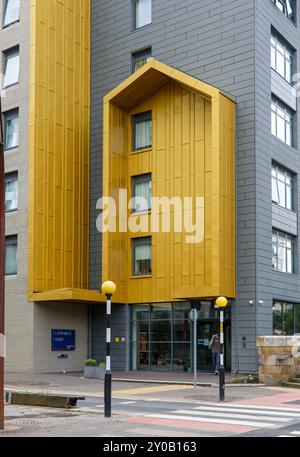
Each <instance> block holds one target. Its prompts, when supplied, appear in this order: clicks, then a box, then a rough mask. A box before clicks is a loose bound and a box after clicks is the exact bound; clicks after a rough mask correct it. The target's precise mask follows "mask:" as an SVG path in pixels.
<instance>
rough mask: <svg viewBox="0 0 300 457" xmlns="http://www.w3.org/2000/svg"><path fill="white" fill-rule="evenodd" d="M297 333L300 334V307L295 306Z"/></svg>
mask: <svg viewBox="0 0 300 457" xmlns="http://www.w3.org/2000/svg"><path fill="white" fill-rule="evenodd" d="M295 333H298V334H300V305H299V304H297V305H295Z"/></svg>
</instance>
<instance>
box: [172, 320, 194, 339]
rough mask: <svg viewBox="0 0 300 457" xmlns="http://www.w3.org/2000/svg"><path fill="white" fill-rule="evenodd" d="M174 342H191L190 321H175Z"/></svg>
mask: <svg viewBox="0 0 300 457" xmlns="http://www.w3.org/2000/svg"><path fill="white" fill-rule="evenodd" d="M173 341H190V320H188V319H184V320H182V321H181V320H177V321H173Z"/></svg>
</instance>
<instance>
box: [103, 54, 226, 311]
mask: <svg viewBox="0 0 300 457" xmlns="http://www.w3.org/2000/svg"><path fill="white" fill-rule="evenodd" d="M104 105H105V107H104V176H103V178H104V188H103V191H104V195H105V196H113V197H116V196H117V195H118V189H119V188H126V189H127V190H128V200H129V198H131V197H132V195H131V192H132V190H131V189H132V177H133V176H136V175H139V174H144V173H151V176H152V195H153V197H163V196H166V197H169V198H173V197H180V198H181V199H183V198H184V197H191V198H192V199H193V210H194V214H195V211H196V197H198V198H199V197H200V198H202V200H201V199H200V200H199V201H198V203H197V207H198V209H199V215H200V216H201V221H200V224H199V225H200V226H201V225H203V229H204V230H203V231H204V235H203V239H201V240H200V242H196V243H187V242H186V241H187V239H186V237H187V235H188V233H187V231H184V230H183V232H182V233H177V232H175V231H174V222H172V220H171V230H170V232H168V233H163V232H161V231H160V232H159V233H154V232H152V231H151V227H149V231H148V232H143V233H142V232H139V233H137V234H132V233H131V232H129V231H128V232H127V233H125V232H124V233H119V232H118V231H117V232H116V233H105V234H104V236H103V258H102V262H103V263H102V265H103V280H107V279H110V280H113V281H114V282H115V283H116V284H117V292H116V294H115V296H114V301H115V302H121V303H149V302H167V301H172V300H183V299H192V298H211V297H217V296H220V295H224V296H227V297H234V296H235V103H234V102H233V101H232V100H231V99H230V98H228V97H227V96H225V95H223V94H222V93H221V92H220V91H219V90H217V89H216V88H214V87H211V86H208V85H207V84H205V83H202V82H201V81H198V80H196V79H195V78H192V77H190V76H188V75H185V74H183V73H181V72H179V71H177V70H175V69H173V68H171V67H167V66H166V65H164V64H161V63H160V62H158V61H156V60H154V59H153V60H151V61H150V62H149V63H148V64H146V65H145V66H144V67H143V68H142V69H140V70H139V71H138V72H136V73H135V74H134V75H132V76H131V77H130V78H129V79H128V80H126V81H125V82H123V83H122V84H121V85H120V86H118V87H117V88H116V89H114V90H113V91H112V92H111V93H110V94H108V95H107V96H106V97H105V99H104ZM146 111H152V129H153V132H152V138H153V139H152V148H151V149H148V150H144V151H141V152H133V151H132V147H131V145H132V138H131V137H132V116H133V115H134V114H137V113H142V112H146ZM117 203H118V201H117ZM183 215H184V212H183V211H181V212H180V216H182V219H183ZM125 216H128V217H129V216H131V212H130V210H128V211H127V214H125ZM150 218H151V215H150V214H146V215H145V214H144V215H143V216H141V217H140V218H139V220H137V222H140V223H141V222H145V223H147V222H149V220H150ZM116 220H117V228H118V223H120V218H118V215H117V217H116ZM200 232H201V231H200ZM138 236H151V237H152V274H151V277H144V278H139V277H132V238H134V237H138ZM200 236H201V234H200Z"/></svg>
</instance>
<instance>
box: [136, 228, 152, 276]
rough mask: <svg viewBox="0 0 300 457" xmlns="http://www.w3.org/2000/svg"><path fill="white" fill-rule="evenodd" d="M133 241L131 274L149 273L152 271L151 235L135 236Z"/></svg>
mask: <svg viewBox="0 0 300 457" xmlns="http://www.w3.org/2000/svg"><path fill="white" fill-rule="evenodd" d="M132 243H133V275H134V276H141V275H150V274H151V271H152V255H151V237H145V238H135V239H133V240H132Z"/></svg>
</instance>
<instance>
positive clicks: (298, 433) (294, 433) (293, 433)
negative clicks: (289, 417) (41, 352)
mask: <svg viewBox="0 0 300 457" xmlns="http://www.w3.org/2000/svg"><path fill="white" fill-rule="evenodd" d="M291 434H292V435H297V436H299V435H300V432H291Z"/></svg>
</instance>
